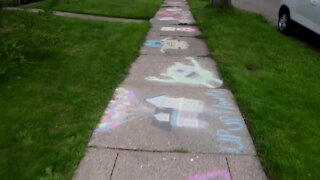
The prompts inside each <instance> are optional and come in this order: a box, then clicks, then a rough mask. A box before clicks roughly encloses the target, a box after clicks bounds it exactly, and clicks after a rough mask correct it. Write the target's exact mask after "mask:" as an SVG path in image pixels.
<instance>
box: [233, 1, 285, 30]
mask: <svg viewBox="0 0 320 180" xmlns="http://www.w3.org/2000/svg"><path fill="white" fill-rule="evenodd" d="M232 4H233V5H234V6H236V7H238V8H240V9H244V10H247V11H250V12H255V13H259V14H261V15H263V16H264V17H265V18H266V19H267V20H268V21H269V22H270V23H271V24H272V25H274V26H276V25H277V21H278V10H279V4H280V0H232Z"/></svg>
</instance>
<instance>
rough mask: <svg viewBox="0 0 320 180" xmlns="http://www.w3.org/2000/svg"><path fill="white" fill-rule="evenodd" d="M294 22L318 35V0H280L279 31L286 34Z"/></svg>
mask: <svg viewBox="0 0 320 180" xmlns="http://www.w3.org/2000/svg"><path fill="white" fill-rule="evenodd" d="M295 23H298V24H300V25H302V26H304V27H306V28H308V29H310V30H311V31H313V32H315V33H317V34H318V35H320V0H281V2H280V10H279V20H278V29H279V31H280V32H282V33H284V34H287V33H289V32H290V31H291V29H292V27H293V26H294V24H295Z"/></svg>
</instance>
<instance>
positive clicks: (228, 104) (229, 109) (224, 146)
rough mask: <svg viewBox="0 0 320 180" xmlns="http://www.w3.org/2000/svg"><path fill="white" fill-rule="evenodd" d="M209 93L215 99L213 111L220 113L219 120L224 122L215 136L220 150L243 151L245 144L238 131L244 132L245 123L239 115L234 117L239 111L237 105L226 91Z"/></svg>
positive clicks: (237, 152)
mask: <svg viewBox="0 0 320 180" xmlns="http://www.w3.org/2000/svg"><path fill="white" fill-rule="evenodd" d="M207 95H208V96H210V97H211V98H212V99H213V100H214V104H213V105H212V106H211V107H212V111H213V112H215V113H216V114H217V115H218V118H219V121H220V122H222V123H223V125H224V127H223V128H221V129H218V130H217V132H216V134H215V135H214V137H213V138H217V140H218V142H219V150H220V152H222V153H236V154H239V153H243V151H244V148H245V145H244V143H243V140H242V138H241V136H238V135H235V134H236V133H239V132H240V133H241V132H242V133H243V132H244V130H245V124H244V122H243V120H241V119H240V118H239V117H234V116H235V115H234V114H237V113H238V111H237V109H236V106H235V105H234V103H233V102H232V100H231V99H230V98H228V96H227V94H226V92H223V91H217V90H209V91H208V92H207Z"/></svg>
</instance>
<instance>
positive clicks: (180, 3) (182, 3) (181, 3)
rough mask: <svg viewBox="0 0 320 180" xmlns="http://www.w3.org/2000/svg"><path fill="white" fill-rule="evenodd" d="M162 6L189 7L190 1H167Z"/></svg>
mask: <svg viewBox="0 0 320 180" xmlns="http://www.w3.org/2000/svg"><path fill="white" fill-rule="evenodd" d="M161 6H162V7H181V6H182V7H183V6H185V7H186V8H189V6H188V3H187V2H186V1H165V2H164V3H163V4H162V5H161Z"/></svg>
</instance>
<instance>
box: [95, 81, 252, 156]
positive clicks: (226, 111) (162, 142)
mask: <svg viewBox="0 0 320 180" xmlns="http://www.w3.org/2000/svg"><path fill="white" fill-rule="evenodd" d="M122 88H123V89H125V90H126V91H127V92H130V93H131V94H134V97H135V98H134V99H133V98H131V100H130V102H128V101H125V103H122V102H120V101H119V99H120V97H119V96H115V97H116V98H115V100H114V101H113V104H112V106H109V108H112V109H114V108H115V107H117V106H119V108H120V107H121V108H126V110H125V111H123V114H120V115H116V117H123V116H124V118H125V119H126V120H125V121H123V122H121V123H120V124H119V123H118V121H117V120H116V119H115V121H113V120H114V119H112V117H113V116H111V117H109V119H108V120H107V122H108V123H109V124H108V127H107V128H100V129H98V131H96V133H94V134H93V136H92V139H91V141H90V143H89V145H90V146H95V147H112V148H123V149H140V150H151V151H176V150H181V149H182V150H184V151H188V152H202V153H231V154H232V153H235V154H251V155H254V154H255V149H254V146H253V144H252V141H251V138H250V135H249V133H248V130H247V128H246V126H245V123H244V121H243V118H242V116H241V114H240V111H239V109H238V108H237V106H236V104H235V102H234V100H233V97H232V95H231V93H230V92H229V91H227V90H221V89H219V90H214V89H212V90H208V89H206V88H189V89H186V88H177V87H165V86H129V85H127V86H122ZM124 99H126V100H127V99H128V98H124ZM117 101H118V104H117V103H115V102H117ZM125 104H126V105H127V106H126V107H124V106H125ZM111 112H113V111H109V113H111ZM113 124H116V125H117V126H116V127H115V128H113Z"/></svg>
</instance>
